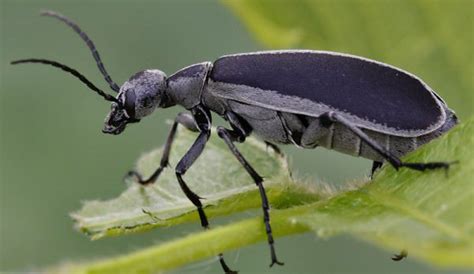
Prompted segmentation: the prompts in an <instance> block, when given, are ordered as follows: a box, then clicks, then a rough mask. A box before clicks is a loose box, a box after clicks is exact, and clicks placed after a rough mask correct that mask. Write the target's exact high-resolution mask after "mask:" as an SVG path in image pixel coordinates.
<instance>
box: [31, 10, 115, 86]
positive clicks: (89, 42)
mask: <svg viewBox="0 0 474 274" xmlns="http://www.w3.org/2000/svg"><path fill="white" fill-rule="evenodd" d="M40 14H41V15H42V16H50V17H54V18H56V19H59V20H61V21H62V22H64V23H66V24H67V25H68V26H70V27H71V28H72V29H73V30H74V31H75V32H76V33H77V34H79V36H81V38H82V40H84V42H86V44H87V46H88V47H89V49H90V51H91V52H92V57H94V59H95V62H96V63H97V67H99V70H100V72H101V73H102V75H103V76H104V79H105V81H107V83H109V86H110V88H111V89H112V90H114V91H115V92H119V90H120V87H119V86H118V85H117V84H116V83H115V82H114V81H113V80H112V78H111V77H110V75H109V73H107V70H106V69H105V66H104V63H102V60H101V59H100V56H99V52H98V51H97V49H96V48H95V45H94V42H92V40H91V39H90V38H89V36H87V34H86V33H85V32H83V31H82V30H81V28H80V27H79V26H78V25H77V24H76V23H74V22H73V21H71V20H70V19H69V18H67V17H66V16H64V15H62V14H59V13H57V12H54V11H50V10H45V11H41V13H40Z"/></svg>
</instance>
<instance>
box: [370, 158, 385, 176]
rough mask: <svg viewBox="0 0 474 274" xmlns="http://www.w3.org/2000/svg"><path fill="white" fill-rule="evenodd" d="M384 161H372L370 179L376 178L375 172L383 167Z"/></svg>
mask: <svg viewBox="0 0 474 274" xmlns="http://www.w3.org/2000/svg"><path fill="white" fill-rule="evenodd" d="M382 165H383V163H382V162H378V161H374V162H373V163H372V170H371V172H370V179H373V178H374V173H375V172H376V171H377V170H379V169H380V168H381V167H382Z"/></svg>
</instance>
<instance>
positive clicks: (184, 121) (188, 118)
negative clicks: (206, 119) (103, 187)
mask: <svg viewBox="0 0 474 274" xmlns="http://www.w3.org/2000/svg"><path fill="white" fill-rule="evenodd" d="M178 124H181V125H183V126H184V127H185V128H187V129H189V130H191V131H194V132H198V131H199V128H198V127H197V125H196V121H195V120H194V117H193V116H192V115H191V114H189V113H187V112H181V113H179V114H178V115H177V116H176V118H175V119H174V122H173V125H172V126H171V130H170V132H169V134H168V138H167V139H166V143H165V147H164V149H163V155H162V156H161V160H160V166H159V167H158V168H157V169H156V170H155V172H153V174H152V175H150V177H148V178H147V179H144V178H143V176H142V175H141V174H140V173H138V172H136V171H134V170H132V171H129V172H128V173H127V175H126V177H132V176H133V177H136V178H137V182H138V183H140V184H142V185H148V184H152V183H154V182H155V181H156V179H158V177H159V176H160V174H161V172H162V171H163V169H164V168H165V167H167V166H168V161H169V156H170V151H171V145H172V144H173V141H174V139H175V136H176V130H177V128H178Z"/></svg>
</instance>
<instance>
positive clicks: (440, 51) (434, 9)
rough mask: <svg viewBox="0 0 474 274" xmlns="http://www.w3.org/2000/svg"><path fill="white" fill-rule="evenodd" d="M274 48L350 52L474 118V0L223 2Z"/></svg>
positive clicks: (462, 116) (258, 0) (252, 0)
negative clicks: (391, 68)
mask: <svg viewBox="0 0 474 274" xmlns="http://www.w3.org/2000/svg"><path fill="white" fill-rule="evenodd" d="M222 2H223V3H224V4H226V5H227V6H229V7H230V8H231V10H232V11H233V12H234V13H235V14H236V15H237V16H239V17H240V18H241V19H242V20H243V22H244V24H245V26H246V27H247V28H248V29H249V30H250V31H251V33H252V34H254V35H255V37H256V38H257V39H258V40H259V41H260V42H261V43H262V44H263V45H265V46H266V47H267V48H272V49H280V48H304V49H318V50H330V51H339V52H346V53H351V54H355V55H360V56H365V57H368V58H372V59H375V60H379V61H382V62H385V63H388V64H392V65H395V66H397V67H401V68H404V69H406V70H407V71H410V72H412V73H415V74H416V75H418V76H420V77H421V78H422V79H424V80H425V81H426V82H427V83H428V84H429V85H430V86H431V87H432V88H433V89H434V90H436V91H438V92H439V93H440V94H441V95H442V97H443V98H445V99H446V100H447V102H448V103H449V105H450V106H451V107H453V108H454V109H455V110H456V111H457V113H458V114H459V115H460V117H461V118H464V117H468V116H470V115H471V114H472V113H473V108H472V103H473V102H474V93H473V92H472V91H473V90H474V77H473V75H474V62H473V60H474V55H473V54H474V53H473V50H472V49H473V47H474V35H472V33H473V31H474V29H473V26H474V24H473V22H474V12H473V11H474V1H471V0H452V1H431V0H400V1H391V0H379V1H372V0H341V1H315V0H294V1H291V4H290V2H289V1H272V0H241V1H222Z"/></svg>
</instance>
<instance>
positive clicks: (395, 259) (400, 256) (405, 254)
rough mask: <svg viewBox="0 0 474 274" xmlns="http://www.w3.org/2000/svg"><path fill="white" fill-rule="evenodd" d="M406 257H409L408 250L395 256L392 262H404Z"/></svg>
mask: <svg viewBox="0 0 474 274" xmlns="http://www.w3.org/2000/svg"><path fill="white" fill-rule="evenodd" d="M406 257H408V252H407V251H406V250H402V251H401V252H400V254H394V255H393V256H392V258H391V259H392V261H396V262H398V261H401V260H403V259H404V258H406Z"/></svg>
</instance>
